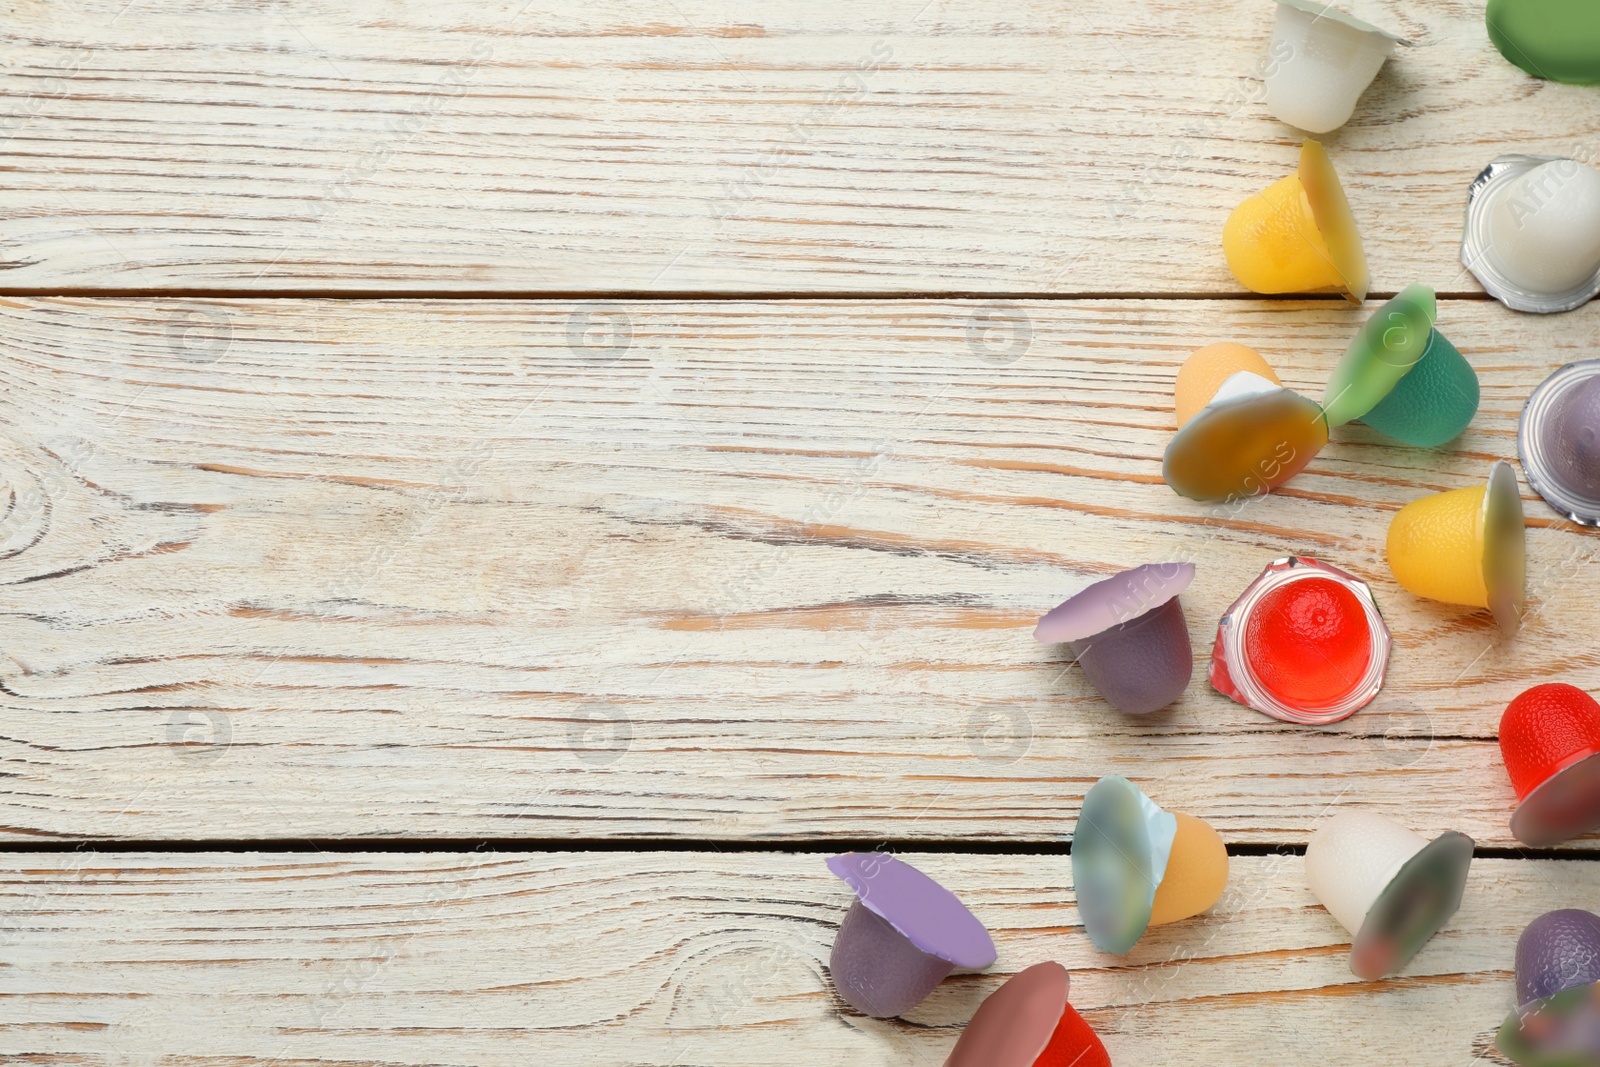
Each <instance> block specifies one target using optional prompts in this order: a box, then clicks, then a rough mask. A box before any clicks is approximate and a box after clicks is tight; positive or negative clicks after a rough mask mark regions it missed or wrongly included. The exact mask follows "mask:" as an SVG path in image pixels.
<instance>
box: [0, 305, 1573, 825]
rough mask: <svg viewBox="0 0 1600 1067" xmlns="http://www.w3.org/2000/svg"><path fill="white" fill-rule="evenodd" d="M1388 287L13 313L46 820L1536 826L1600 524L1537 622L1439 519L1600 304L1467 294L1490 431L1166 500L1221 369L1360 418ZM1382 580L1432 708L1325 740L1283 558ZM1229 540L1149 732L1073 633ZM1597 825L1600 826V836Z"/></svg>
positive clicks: (35, 715) (6, 741)
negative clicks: (1526, 797) (1374, 817)
mask: <svg viewBox="0 0 1600 1067" xmlns="http://www.w3.org/2000/svg"><path fill="white" fill-rule="evenodd" d="M1362 314H1363V313H1362V312H1361V311H1359V310H1357V309H1352V308H1348V307H1346V306H1344V304H1343V303H1342V302H1340V301H1319V302H1308V303H1292V302H1261V303H1247V302H1239V301H1219V302H1203V301H1152V302H1138V301H1133V302H1119V301H1086V302H1038V303H1031V304H1025V305H1007V306H1002V307H995V306H991V305H987V304H983V303H969V302H956V303H926V302H905V303H884V304H873V305H863V304H860V303H848V302H847V303H808V302H784V303H771V304H762V303H749V302H744V301H739V302H733V303H702V304H680V303H672V302H668V303H625V304H589V305H580V306H576V307H575V306H573V305H569V304H560V303H481V302H476V301H448V302H432V303H430V302H419V301H399V302H325V301H309V302H299V301H266V302H252V301H248V300H241V301H233V302H217V301H187V300H183V301H177V300H160V299H154V300H131V299H129V300H88V299H27V300H20V299H14V300H9V301H6V302H5V303H4V304H3V305H0V350H3V352H4V359H3V360H0V375H3V378H0V384H3V394H0V397H3V399H0V430H3V434H4V436H3V443H4V449H5V452H4V457H3V464H0V470H3V472H4V480H5V484H6V486H7V487H8V492H9V501H8V506H7V509H6V512H5V525H4V528H3V534H4V542H3V545H4V548H3V556H0V581H3V582H4V586H3V588H4V614H3V615H0V627H3V630H0V651H3V653H4V661H3V662H0V684H3V686H4V689H3V692H0V697H3V699H4V710H5V721H6V730H5V731H4V734H5V736H4V738H3V739H0V755H3V762H0V770H3V776H0V825H3V826H4V832H5V834H7V835H9V836H11V837H12V838H13V839H15V838H18V837H35V836H44V837H87V838H108V837H114V838H123V839H138V838H144V839H155V840H162V839H173V838H212V839H224V840H231V839H237V838H241V837H242V838H273V837H284V836H297V837H298V836H310V837H347V836H367V835H374V836H443V837H479V836H487V837H521V838H552V837H555V838H583V837H599V836H618V837H628V836H634V837H637V836H673V837H691V838H693V837H702V838H704V837H710V838H746V839H749V838H773V839H777V838H789V839H794V838H809V837H819V836H831V837H840V836H847V837H857V838H865V839H871V840H882V839H891V840H893V839H913V838H921V839H937V838H964V839H974V840H993V839H1014V840H1030V841H1059V840H1061V839H1062V838H1063V837H1064V836H1065V835H1066V834H1067V833H1068V832H1069V829H1070V827H1071V825H1072V822H1073V820H1074V819H1075V817H1076V814H1075V813H1076V810H1077V803H1078V799H1079V797H1080V796H1081V795H1082V793H1083V791H1084V789H1085V788H1086V787H1087V785H1088V784H1089V783H1090V782H1092V781H1093V780H1094V779H1095V778H1096V777H1098V776H1100V775H1102V774H1105V773H1111V772H1120V773H1123V774H1126V775H1128V776H1130V777H1131V778H1133V779H1135V780H1137V781H1141V782H1144V783H1146V784H1147V785H1148V786H1149V788H1150V790H1151V792H1152V793H1153V794H1154V795H1155V796H1156V798H1157V799H1158V800H1160V801H1161V802H1162V803H1164V804H1166V805H1168V806H1169V807H1173V808H1176V809H1178V810H1186V811H1190V812H1193V813H1195V814H1199V815H1202V816H1204V817H1206V818H1208V819H1210V820H1212V821H1213V822H1214V823H1215V824H1216V825H1217V826H1218V828H1219V829H1220V830H1221V831H1222V833H1223V834H1224V835H1225V836H1226V837H1227V838H1228V839H1229V840H1230V841H1235V842H1258V843H1267V844H1279V843H1286V842H1289V843H1292V842H1296V841H1300V842H1303V841H1304V840H1305V839H1306V837H1307V835H1308V833H1309V830H1310V827H1311V826H1312V825H1313V824H1314V822H1315V821H1316V819H1317V818H1318V817H1320V815H1321V814H1322V813H1323V812H1324V811H1325V810H1327V807H1328V805H1329V804H1331V803H1334V802H1336V801H1340V800H1346V801H1348V800H1352V799H1360V800H1364V801H1370V802H1373V803H1376V804H1379V805H1381V806H1383V807H1385V808H1387V809H1389V810H1391V811H1395V812H1397V813H1404V814H1405V815H1406V816H1407V818H1408V819H1409V821H1411V822H1413V823H1414V824H1416V826H1417V827H1418V828H1419V829H1421V830H1424V831H1428V832H1437V831H1440V830H1443V829H1446V828H1455V829H1460V830H1463V831H1465V832H1467V833H1470V834H1471V835H1472V836H1473V837H1475V838H1477V839H1478V840H1479V842H1480V843H1486V844H1494V845H1509V844H1512V843H1513V842H1512V841H1511V839H1510V837H1509V833H1508V829H1507V824H1506V821H1507V818H1508V814H1509V811H1510V809H1511V807H1512V802H1513V798H1512V793H1511V789H1510V785H1509V782H1508V781H1507V779H1506V777H1505V772H1504V770H1503V768H1502V766H1501V764H1500V758H1499V752H1498V748H1497V746H1496V743H1495V740H1494V739H1495V731H1496V726H1497V723H1498V720H1499V716H1500V713H1501V711H1502V710H1503V708H1504V706H1505V704H1506V703H1507V702H1508V701H1509V700H1510V699H1511V697H1513V696H1514V695H1516V694H1517V693H1518V692H1520V691H1521V690H1522V689H1524V688H1526V687H1527V686H1529V685H1531V684H1534V683H1536V682H1542V681H1548V680H1552V679H1562V680H1566V681H1570V682H1573V683H1575V684H1577V685H1580V686H1583V687H1584V688H1586V689H1590V690H1597V689H1600V660H1597V655H1596V653H1595V651H1594V649H1593V648H1592V644H1591V642H1589V641H1588V640H1587V635H1589V634H1590V633H1591V632H1592V626H1593V604H1594V602H1595V597H1596V594H1597V592H1600V573H1597V570H1596V568H1595V567H1593V566H1592V565H1591V562H1592V560H1593V557H1594V554H1595V552H1596V549H1597V547H1600V546H1597V542H1596V540H1595V536H1596V535H1595V534H1594V532H1593V531H1584V530H1578V529H1575V528H1572V527H1570V526H1568V525H1566V524H1564V523H1563V522H1560V521H1558V520H1557V519H1556V517H1555V515H1554V513H1553V512H1551V511H1549V510H1548V509H1547V508H1546V507H1545V506H1544V504H1543V503H1542V502H1541V501H1539V500H1538V499H1537V498H1535V497H1533V496H1531V494H1525V495H1526V496H1527V500H1528V503H1527V509H1528V515H1529V527H1530V529H1529V545H1530V548H1529V556H1530V570H1531V578H1530V596H1531V600H1530V616H1529V618H1528V621H1527V624H1526V626H1525V627H1524V629H1523V631H1522V633H1521V635H1520V636H1518V637H1517V638H1516V639H1515V640H1514V641H1507V640H1503V639H1502V638H1501V636H1500V635H1499V633H1498V631H1497V630H1495V629H1494V627H1493V625H1492V623H1491V622H1490V621H1489V619H1488V617H1487V615H1486V614H1483V613H1474V612H1471V611H1467V610H1465V609H1457V608H1452V607H1449V606H1446V605H1442V604H1436V603H1430V602H1423V601H1419V600H1417V599H1415V598H1413V597H1411V596H1410V595H1409V594H1407V593H1405V592H1404V591H1403V590H1401V589H1400V588H1399V587H1398V586H1397V585H1396V584H1395V583H1394V581H1393V580H1392V579H1391V577H1390V576H1389V573H1388V569H1387V565H1386V563H1385V558H1384V548H1383V545H1384V537H1385V530H1386V527H1387V523H1388V520H1389V518H1390V517H1391V516H1392V515H1393V513H1394V512H1395V511H1396V510H1397V509H1398V508H1399V507H1400V506H1401V505H1402V504H1404V503H1405V502H1407V501H1409V500H1411V499H1414V498H1416V497H1418V496H1420V495H1422V494H1424V493H1427V492H1433V491H1437V490H1442V489H1448V488H1454V487H1459V486H1465V485H1469V484H1472V483H1474V482H1475V481H1476V480H1478V479H1481V478H1482V477H1483V476H1484V474H1485V472H1486V470H1487V468H1488V466H1489V463H1490V461H1491V460H1493V459H1497V458H1514V457H1515V453H1516V449H1515V441H1514V429H1515V420H1516V416H1517V413H1518V410H1519V408H1520V405H1521V403H1522V401H1523V399H1524V398H1525V396H1526V395H1527V393H1528V391H1529V389H1530V388H1531V387H1532V385H1533V384H1534V383H1536V382H1538V381H1539V380H1541V379H1542V378H1543V377H1544V375H1545V374H1546V373H1547V372H1548V371H1550V370H1551V369H1553V368H1554V367H1556V366H1558V365H1560V364H1562V363H1564V362H1567V361H1570V360H1572V359H1576V358H1581V357H1587V356H1592V355H1593V352H1592V350H1591V349H1590V347H1589V346H1590V344H1591V342H1592V338H1593V336H1594V331H1595V328H1596V326H1597V324H1600V307H1597V306H1593V305H1592V306H1591V307H1590V308H1589V309H1586V310H1584V311H1580V312H1577V313H1575V314H1573V315H1568V316H1564V317H1559V318H1538V317H1530V316H1519V315H1514V314H1512V313H1510V312H1507V311H1505V310H1504V309H1503V308H1501V307H1499V306H1498V305H1496V304H1491V303H1487V302H1475V301H1452V302H1446V303H1445V304H1444V305H1443V310H1442V312H1441V317H1440V325H1441V328H1442V329H1444V330H1445V331H1446V332H1447V333H1448V335H1449V336H1450V337H1451V338H1452V339H1453V340H1454V341H1455V342H1456V343H1457V344H1458V345H1459V346H1460V348H1461V349H1462V351H1463V352H1465V353H1466V354H1467V355H1468V357H1469V358H1470V359H1471V360H1472V362H1473V363H1474V364H1475V365H1476V367H1477V368H1478V371H1479V373H1480V375H1481V377H1482V381H1483V398H1484V399H1483V405H1482V410H1481V413H1480V414H1479V416H1478V418H1477V419H1476V421H1475V422H1474V423H1473V425H1472V427H1471V428H1470V429H1469V430H1468V432H1467V433H1466V434H1465V435H1464V436H1463V437H1462V438H1461V439H1460V440H1459V441H1457V442H1455V443H1454V444H1453V446H1451V447H1449V448H1445V449H1439V450H1432V451H1425V450H1411V449H1406V448H1402V447H1398V446H1391V445H1387V444H1383V443H1381V442H1380V440H1379V439H1378V437H1377V435H1376V434H1374V433H1373V432H1372V431H1370V430H1367V429H1366V428H1364V427H1360V426H1352V427H1348V428H1346V429H1344V430H1341V431H1339V432H1338V433H1337V435H1336V438H1337V439H1336V441H1335V442H1334V443H1333V444H1332V445H1331V446H1330V447H1329V448H1328V449H1327V450H1326V451H1325V452H1324V453H1323V455H1322V456H1320V457H1319V458H1318V460H1317V461H1316V462H1315V463H1314V464H1313V466H1312V468H1311V469H1310V470H1309V471H1308V472H1306V473H1305V474H1303V475H1302V476H1300V477H1299V478H1297V479H1295V480H1294V481H1293V482H1292V483H1290V485H1289V486H1287V487H1285V488H1284V489H1283V490H1282V491H1280V492H1278V493H1275V494H1273V495H1272V496H1270V497H1268V498H1265V499H1258V500H1253V501H1248V502H1245V503H1243V504H1242V505H1231V506H1220V505H1218V506H1205V505H1199V504H1196V503H1193V502H1190V501H1185V500H1182V499H1180V498H1178V497H1177V496H1176V495H1174V494H1173V493H1172V492H1171V491H1170V490H1169V489H1168V488H1167V487H1166V486H1165V485H1164V484H1163V483H1162V481H1161V476H1160V456H1161V452H1162V449H1163V447H1164V446H1165V443H1166V440H1167V438H1168V436H1169V434H1170V432H1171V427H1172V425H1173V423H1172V415H1171V411H1170V407H1169V405H1170V393H1171V385H1172V380H1173V376H1174V373H1175V370H1176V367H1177V365H1178V364H1179V363H1180V362H1181V360H1182V359H1183V358H1184V357H1185V356H1186V355H1187V353H1188V352H1189V351H1190V350H1191V349H1192V348H1193V347H1195V346H1197V345H1199V344H1201V343H1206V342H1210V341H1213V340H1217V339H1220V338H1232V339H1238V340H1243V341H1247V342H1249V343H1251V344H1253V345H1256V346H1257V347H1259V348H1260V349H1261V350H1262V351H1263V352H1264V353H1265V354H1266V355H1267V356H1268V358H1269V359H1270V360H1271V361H1272V362H1273V363H1275V364H1276V366H1277V367H1278V368H1279V370H1280V372H1281V373H1282V375H1283V377H1284V379H1285V380H1286V381H1287V382H1288V383H1289V384H1290V385H1293V386H1298V387H1300V388H1302V389H1304V390H1306V391H1308V392H1309V393H1311V394H1312V395H1319V394H1320V383H1321V382H1322V381H1323V380H1324V379H1325V377H1326V375H1327V372H1328V370H1329V369H1330V368H1331V366H1332V364H1333V362H1334V360H1335V359H1336V358H1337V355H1338V353H1339V352H1340V351H1341V350H1342V348H1343V346H1344V344H1345V343H1346V341H1347V339H1348V337H1349V335H1350V333H1351V331H1352V330H1353V328H1354V326H1355V325H1356V323H1358V322H1359V321H1360V320H1361V317H1362ZM1290 552H1300V553H1306V554H1314V555H1317V556H1319V557H1321V558H1323V559H1326V560H1328V561H1329V562H1332V563H1335V564H1337V565H1339V566H1343V567H1346V568H1348V569H1350V570H1352V571H1354V572H1355V573H1357V574H1359V575H1361V576H1362V577H1364V578H1366V579H1367V580H1369V581H1370V582H1371V583H1372V585H1373V588H1374V590H1375V592H1376V595H1377V597H1378V602H1379V604H1380V606H1381V608H1382V610H1383V611H1384V613H1385V616H1386V617H1387V619H1388V622H1389V625H1390V627H1391V628H1392V630H1393V632H1394V635H1395V639H1396V650H1395V652H1394V655H1393V657H1392V660H1391V665H1390V674H1389V682H1388V686H1387V688H1386V690H1385V691H1384V693H1383V694H1382V695H1381V696H1380V698H1379V699H1378V700H1377V702H1375V703H1374V704H1373V705H1372V706H1371V707H1370V708H1368V709H1367V710H1366V711H1364V712H1362V713H1361V714H1359V715H1357V716H1355V717H1353V718H1351V719H1349V720H1347V721H1346V722H1343V723H1340V724H1337V725H1335V726H1332V727H1328V728H1323V729H1305V728H1295V727H1290V726H1286V725H1283V724H1280V723H1277V722H1275V721H1272V720H1269V719H1267V718H1265V717H1264V716H1261V715H1258V714H1256V713H1254V712H1251V711H1248V710H1246V709H1244V708H1242V707H1239V706H1237V705H1234V704H1232V703H1231V702H1229V701H1228V700H1226V699H1224V698H1222V697H1221V696H1219V695H1218V694H1217V693H1215V692H1214V691H1212V690H1211V689H1210V688H1209V687H1208V686H1207V684H1206V682H1205V680H1204V679H1205V674H1204V671H1205V667H1206V664H1207V662H1208V658H1209V654H1210V647H1211V643H1212V637H1213V634H1214V628H1215V625H1216V620H1217V618H1218V617H1219V616H1220V615H1221V613H1222V612H1223V610H1224V609H1225V608H1226V607H1227V605H1228V604H1229V603H1230V602H1231V601H1232V599H1233V598H1234V597H1235V596H1236V595H1237V594H1238V592H1239V591H1240V590H1241V589H1242V588H1243V587H1244V585H1245V584H1246V583H1247V582H1248V581H1249V579H1250V578H1251V577H1253V576H1254V575H1255V574H1256V573H1258V572H1259V570H1260V569H1261V567H1262V566H1264V565H1265V564H1266V563H1267V562H1268V561H1269V560H1271V559H1273V558H1275V557H1278V556H1282V555H1285V554H1287V553H1290ZM1184 558H1187V559H1193V560H1195V561H1196V562H1197V563H1198V566H1199V576H1198V578H1197V580H1196V582H1195V585H1194V586H1193V588H1192V589H1191V590H1190V591H1189V592H1187V593H1186V594H1184V598H1183V602H1184V605H1185V609H1186V611H1187V613H1188V620H1189V629H1190V633H1191V636H1192V638H1193V641H1194V645H1195V656H1196V678H1195V680H1194V681H1193V682H1192V683H1191V685H1190V688H1189V691H1188V693H1187V695H1186V696H1185V697H1184V698H1183V700H1182V701H1181V702H1180V703H1178V704H1177V705H1175V706H1174V708H1173V709H1171V710H1170V711H1167V712H1164V713H1161V714H1158V715H1156V716H1153V717H1150V718H1147V719H1143V720H1132V719H1129V718H1126V717H1124V716H1122V715H1120V714H1119V713H1117V712H1115V711H1113V710H1112V709H1111V708H1110V707H1109V706H1107V705H1105V704H1103V703H1102V702H1101V701H1100V700H1099V699H1098V698H1097V697H1096V696H1095V695H1094V693H1093V692H1092V690H1091V689H1090V688H1089V686H1088V684H1087V683H1086V681H1085V680H1084V679H1083V677H1082V676H1081V673H1079V672H1078V671H1076V670H1074V669H1073V668H1072V665H1071V663H1070V660H1069V658H1068V655H1067V653H1066V652H1065V651H1064V650H1063V649H1061V648H1046V647H1041V646H1039V645H1037V644H1035V643H1034V641H1033V639H1032V636H1031V631H1032V625H1033V622H1034V620H1035V619H1036V617H1037V616H1038V615H1039V614H1040V613H1041V612H1042V611H1044V610H1045V609H1047V608H1049V607H1050V606H1052V605H1053V604H1055V603H1056V602H1057V601H1058V600H1060V599H1061V598H1063V597H1064V596H1066V595H1068V594H1070V593H1071V592H1073V591H1075V590H1077V589H1078V588H1081V587H1082V586H1083V585H1084V584H1086V583H1087V582H1089V581H1091V580H1094V579H1098V578H1100V577H1103V576H1105V575H1107V574H1109V573H1112V572H1114V571H1115V570H1117V569H1119V568H1121V567H1124V566H1128V565H1131V564H1134V563H1139V562H1145V561H1150V560H1162V559H1184ZM1592 843H1593V842H1592V839H1591V841H1590V846H1592Z"/></svg>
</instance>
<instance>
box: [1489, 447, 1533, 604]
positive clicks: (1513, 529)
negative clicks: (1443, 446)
mask: <svg viewBox="0 0 1600 1067" xmlns="http://www.w3.org/2000/svg"><path fill="white" fill-rule="evenodd" d="M1527 573H1528V559H1527V533H1526V530H1525V524H1524V520H1523V515H1522V494H1521V492H1520V491H1519V490H1518V489H1517V475H1516V472H1515V471H1513V470H1512V469H1511V464H1509V463H1507V462H1506V461H1505V460H1497V461H1496V462H1495V465H1494V466H1493V467H1491V468H1490V469H1489V487H1488V491H1487V492H1485V493H1484V494H1483V584H1484V588H1486V589H1487V590H1488V591H1489V610H1490V611H1492V612H1494V621H1495V622H1496V623H1498V624H1499V625H1500V628H1501V629H1502V630H1504V631H1506V632H1507V633H1515V632H1516V630H1517V628H1518V627H1519V626H1520V625H1522V609H1523V604H1524V598H1525V596H1526V587H1527Z"/></svg>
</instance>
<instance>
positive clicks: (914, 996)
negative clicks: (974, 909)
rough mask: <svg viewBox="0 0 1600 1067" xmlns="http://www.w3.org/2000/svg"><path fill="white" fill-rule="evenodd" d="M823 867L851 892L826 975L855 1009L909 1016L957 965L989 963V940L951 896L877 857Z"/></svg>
mask: <svg viewBox="0 0 1600 1067" xmlns="http://www.w3.org/2000/svg"><path fill="white" fill-rule="evenodd" d="M827 863H828V869H829V870H830V871H832V872H833V873H834V874H835V875H836V876H838V877H839V878H840V879H842V880H843V881H844V882H845V884H846V885H848V886H849V887H850V888H851V889H852V890H853V891H854V892H855V894H856V900H855V903H854V904H852V905H851V906H850V910H849V911H848V912H846V913H845V917H844V921H843V922H842V923H840V924H839V932H838V934H837V935H835V937H834V940H833V954H832V956H831V958H830V959H829V961H828V969H829V971H830V972H831V973H832V975H833V984H834V987H835V988H836V989H838V990H839V995H840V996H841V997H843V998H844V999H845V1001H846V1002H847V1003H848V1004H849V1005H850V1006H851V1007H853V1008H855V1009H856V1010H857V1011H859V1012H861V1013H862V1014H864V1015H870V1016H872V1017H874V1018H878V1019H886V1018H889V1017H890V1016H894V1015H899V1014H901V1013H902V1012H907V1011H910V1010H911V1009H912V1008H914V1007H916V1006H917V1005H918V1004H920V1003H921V1002H922V999H923V998H924V997H926V996H927V995H928V994H929V993H931V992H932V991H933V989H934V987H935V986H937V985H938V984H939V983H940V982H942V981H944V979H945V976H946V975H948V974H949V973H950V972H951V971H953V970H955V969H956V968H957V967H960V968H962V969H964V970H982V969H983V968H985V967H987V966H989V965H990V964H991V963H993V962H994V961H995V949H994V941H993V940H991V939H990V937H989V932H988V931H987V930H985V929H984V928H983V924H982V923H980V922H979V921H978V920H977V919H976V918H975V917H974V916H973V914H972V913H971V912H970V911H968V910H967V909H966V907H965V906H964V905H963V904H962V903H961V901H959V900H957V899H956V896H955V894H954V893H951V892H950V891H949V890H948V889H946V888H944V887H943V886H941V885H940V884H939V883H938V882H935V881H934V880H933V879H932V878H929V877H928V876H927V875H925V874H923V873H922V872H921V871H919V870H917V869H916V868H915V867H913V866H911V864H909V863H904V862H902V861H900V860H897V859H895V858H894V857H893V856H890V855H887V854H885V853H881V852H851V853H847V854H846V855H843V856H830V857H828V860H827Z"/></svg>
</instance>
